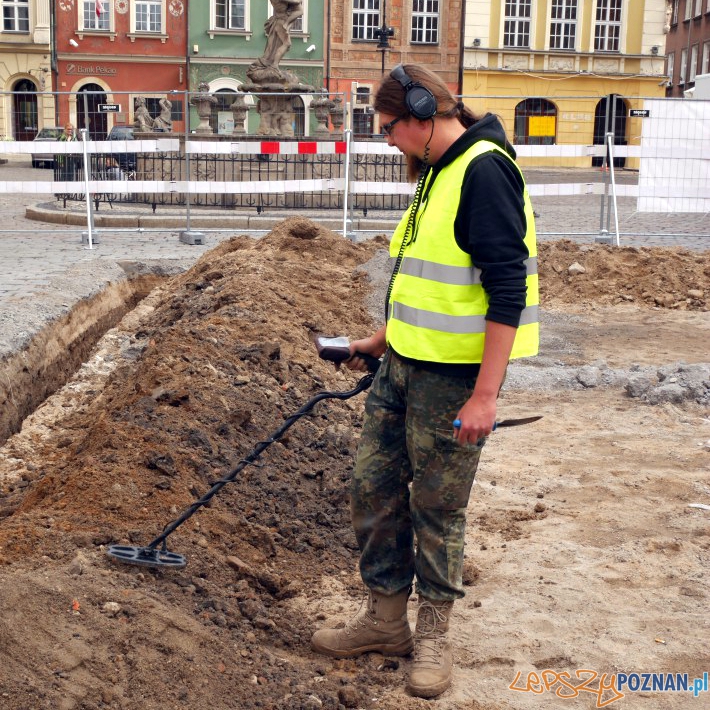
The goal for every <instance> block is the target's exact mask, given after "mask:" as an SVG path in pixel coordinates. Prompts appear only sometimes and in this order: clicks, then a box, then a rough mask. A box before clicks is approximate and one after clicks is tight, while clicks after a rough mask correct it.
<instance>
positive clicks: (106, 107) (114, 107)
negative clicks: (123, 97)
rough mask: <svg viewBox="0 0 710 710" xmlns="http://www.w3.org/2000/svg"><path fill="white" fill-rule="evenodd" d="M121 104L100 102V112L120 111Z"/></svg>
mask: <svg viewBox="0 0 710 710" xmlns="http://www.w3.org/2000/svg"><path fill="white" fill-rule="evenodd" d="M120 110H121V104H99V113H118V112H119V111H120Z"/></svg>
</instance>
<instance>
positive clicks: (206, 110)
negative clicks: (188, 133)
mask: <svg viewBox="0 0 710 710" xmlns="http://www.w3.org/2000/svg"><path fill="white" fill-rule="evenodd" d="M190 103H191V104H192V105H193V106H194V107H195V108H196V109H197V115H198V116H199V117H200V124H199V125H198V126H197V128H196V129H195V133H213V132H214V131H213V130H212V127H211V126H210V118H211V116H212V107H213V106H214V105H215V104H216V103H217V99H216V98H215V97H214V96H212V94H210V85H209V84H208V83H207V82H205V81H201V82H200V83H199V84H198V85H197V93H196V94H195V95H194V96H192V97H191V98H190Z"/></svg>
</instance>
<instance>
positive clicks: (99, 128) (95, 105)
mask: <svg viewBox="0 0 710 710" xmlns="http://www.w3.org/2000/svg"><path fill="white" fill-rule="evenodd" d="M105 103H108V102H107V101H106V94H105V92H104V90H103V88H102V87H101V86H99V85H98V84H86V85H84V86H82V87H81V89H79V93H78V94H77V97H76V128H77V131H78V130H81V129H82V128H86V129H88V131H89V136H88V138H89V140H94V141H104V140H106V135H107V133H108V121H107V115H106V114H105V113H102V112H101V111H99V104H105Z"/></svg>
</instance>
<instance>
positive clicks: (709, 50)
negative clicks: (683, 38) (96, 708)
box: [700, 41, 710, 74]
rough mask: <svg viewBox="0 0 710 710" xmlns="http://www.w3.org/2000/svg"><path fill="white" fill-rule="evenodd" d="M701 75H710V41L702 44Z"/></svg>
mask: <svg viewBox="0 0 710 710" xmlns="http://www.w3.org/2000/svg"><path fill="white" fill-rule="evenodd" d="M700 73H701V74H710V41H708V42H703V59H702V62H701V64H700Z"/></svg>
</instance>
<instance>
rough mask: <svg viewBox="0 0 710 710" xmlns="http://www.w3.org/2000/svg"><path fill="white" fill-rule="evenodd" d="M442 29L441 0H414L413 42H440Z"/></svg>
mask: <svg viewBox="0 0 710 710" xmlns="http://www.w3.org/2000/svg"><path fill="white" fill-rule="evenodd" d="M432 8H435V9H432ZM415 23H416V25H415ZM440 29H441V0H412V26H411V30H410V41H411V43H412V44H439V37H440V34H441V33H440Z"/></svg>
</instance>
